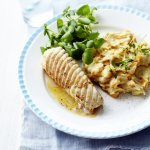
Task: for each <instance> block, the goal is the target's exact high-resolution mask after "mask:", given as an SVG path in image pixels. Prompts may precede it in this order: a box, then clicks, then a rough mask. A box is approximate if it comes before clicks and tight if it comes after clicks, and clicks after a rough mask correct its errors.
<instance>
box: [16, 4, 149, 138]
mask: <svg viewBox="0 0 150 150" xmlns="http://www.w3.org/2000/svg"><path fill="white" fill-rule="evenodd" d="M96 7H97V8H95V7H89V6H88V5H83V6H81V7H80V8H77V9H76V10H71V8H69V7H67V8H66V9H65V10H64V12H63V13H62V15H58V16H55V17H54V18H52V19H50V20H49V21H48V22H47V24H45V25H44V34H43V27H41V28H40V29H37V30H36V32H35V33H33V34H32V35H31V37H30V38H29V39H28V40H27V42H26V43H25V46H24V48H23V50H22V52H21V56H20V58H19V64H18V81H19V85H20V89H21V92H22V95H23V97H24V101H25V102H26V104H27V105H28V107H29V108H30V109H31V110H32V111H33V112H34V113H35V114H36V115H37V116H38V117H39V118H40V119H41V120H43V121H44V122H46V123H48V124H49V125H51V126H52V127H54V128H56V129H58V130H60V131H63V132H66V133H69V134H72V135H76V136H80V137H86V138H97V139H108V138H114V137H121V136H125V135H129V134H132V133H135V132H137V131H140V130H142V129H144V128H146V127H148V126H150V92H149V89H148V88H149V82H150V79H149V78H150V77H149V76H150V73H149V72H150V71H149V70H150V56H149V55H150V54H149V53H150V50H149V49H150V46H149V43H150V34H149V33H150V32H149V30H150V28H149V27H150V21H149V20H150V16H149V15H148V14H146V13H144V12H142V11H138V10H136V9H133V8H128V7H124V6H116V5H106V4H105V5H103V4H96ZM40 48H41V51H40ZM41 52H42V53H41ZM70 110H71V111H70Z"/></svg>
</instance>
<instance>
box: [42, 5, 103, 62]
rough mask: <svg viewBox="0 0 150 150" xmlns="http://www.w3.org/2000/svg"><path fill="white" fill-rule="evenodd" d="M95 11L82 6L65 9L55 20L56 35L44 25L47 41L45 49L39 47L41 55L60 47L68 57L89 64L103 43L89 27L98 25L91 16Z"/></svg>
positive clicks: (94, 8) (97, 34) (97, 33)
mask: <svg viewBox="0 0 150 150" xmlns="http://www.w3.org/2000/svg"><path fill="white" fill-rule="evenodd" d="M95 10H97V8H96V7H93V8H90V7H89V5H83V6H81V7H80V8H78V9H77V10H72V9H70V7H67V8H66V9H65V10H64V11H63V13H62V17H61V18H58V19H57V29H58V32H57V33H55V32H53V31H52V30H51V29H50V28H48V25H47V24H44V36H47V37H48V39H49V40H48V42H47V44H46V46H45V47H41V52H42V54H43V53H44V52H45V51H46V50H48V49H50V48H53V47H62V48H63V49H65V51H66V52H67V53H68V54H69V56H71V57H73V58H74V59H76V60H81V59H82V61H83V63H84V64H90V63H91V62H92V61H93V55H94V53H95V51H96V50H98V49H99V48H100V47H101V46H102V44H103V43H104V42H105V40H104V39H103V38H100V37H99V32H95V31H93V30H92V27H91V25H92V24H98V22H97V20H96V18H95V17H94V15H93V11H95Z"/></svg>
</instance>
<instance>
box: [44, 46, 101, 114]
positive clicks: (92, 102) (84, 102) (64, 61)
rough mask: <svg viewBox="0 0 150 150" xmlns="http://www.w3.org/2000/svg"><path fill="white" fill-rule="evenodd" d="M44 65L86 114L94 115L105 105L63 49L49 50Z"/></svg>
mask: <svg viewBox="0 0 150 150" xmlns="http://www.w3.org/2000/svg"><path fill="white" fill-rule="evenodd" d="M42 65H43V69H44V70H45V71H46V73H47V74H48V76H50V77H51V78H52V79H53V80H54V81H55V83H56V84H57V85H59V86H60V87H62V88H64V89H65V90H66V91H67V93H68V94H69V95H71V96H72V97H73V98H74V99H75V100H76V101H77V103H78V108H80V109H82V110H83V111H84V112H85V113H92V112H93V110H94V109H95V108H98V107H99V106H101V105H102V104H103V99H102V97H101V95H100V93H99V92H98V91H97V90H96V88H95V87H94V85H93V84H92V82H91V81H90V80H89V78H88V77H87V75H86V74H85V73H84V71H82V69H81V68H80V66H79V65H78V64H77V63H76V61H75V60H74V59H73V58H72V57H69V56H68V54H67V53H66V52H65V50H64V49H62V48H61V47H57V48H51V49H49V50H47V51H46V52H45V53H44V54H43V61H42Z"/></svg>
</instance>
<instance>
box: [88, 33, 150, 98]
mask: <svg viewBox="0 0 150 150" xmlns="http://www.w3.org/2000/svg"><path fill="white" fill-rule="evenodd" d="M104 39H105V40H106V42H105V43H104V44H103V46H102V47H101V49H100V50H98V51H97V52H96V54H95V57H94V60H93V62H92V63H91V64H89V65H85V70H86V72H87V74H88V76H89V78H90V79H91V80H93V81H95V82H98V83H99V85H100V86H101V87H102V89H103V90H105V91H107V92H108V93H109V94H110V95H111V96H112V97H115V98H116V97H118V96H119V95H120V94H121V93H131V94H132V95H141V94H145V90H146V89H147V88H148V85H149V83H150V46H149V45H148V44H147V43H146V42H141V43H137V41H136V38H135V36H134V35H133V34H132V33H131V32H130V31H122V32H118V33H107V34H106V36H105V38H104Z"/></svg>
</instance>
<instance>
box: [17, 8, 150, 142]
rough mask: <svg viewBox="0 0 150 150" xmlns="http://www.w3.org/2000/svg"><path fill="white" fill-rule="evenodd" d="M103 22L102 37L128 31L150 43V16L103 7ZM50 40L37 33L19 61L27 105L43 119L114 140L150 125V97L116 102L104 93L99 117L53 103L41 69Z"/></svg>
mask: <svg viewBox="0 0 150 150" xmlns="http://www.w3.org/2000/svg"><path fill="white" fill-rule="evenodd" d="M96 16H97V18H98V19H99V20H100V27H99V26H97V27H95V29H96V30H98V29H100V32H101V33H102V34H105V33H106V32H109V31H120V30H122V29H129V30H131V31H132V32H133V33H135V34H136V35H137V36H138V37H139V38H142V37H143V36H144V35H147V36H146V39H145V40H147V41H149V42H150V35H149V34H148V33H149V32H150V21H149V16H148V15H147V14H145V13H143V12H141V11H138V10H135V9H131V8H127V7H121V6H112V5H111V6H110V5H100V6H98V11H97V12H96ZM55 20H56V18H53V19H52V20H50V21H49V24H50V27H51V29H52V30H56V28H55V27H56V24H55ZM46 41H47V39H46V38H45V37H44V36H43V29H42V28H41V29H39V30H37V31H36V32H35V33H34V34H33V35H32V36H31V37H30V38H29V40H28V41H27V43H26V45H25V47H24V49H23V51H22V54H21V57H20V61H19V68H18V74H19V76H18V77H19V83H20V88H21V90H22V93H23V95H24V99H25V102H26V103H27V105H28V106H29V107H30V108H31V109H32V110H33V112H34V113H35V114H36V115H37V116H38V117H40V118H41V119H42V120H44V121H45V122H47V123H48V124H50V125H52V126H53V127H54V128H57V129H58V130H61V131H64V132H66V133H70V134H73V135H77V136H82V137H89V138H99V139H104V138H113V137H120V136H124V135H128V134H131V133H134V132H137V131H139V130H141V129H143V128H145V127H148V126H149V125H150V96H149V94H147V95H146V96H138V97H136V96H131V95H130V96H129V95H125V96H124V97H122V98H120V99H113V98H112V97H110V96H109V95H108V94H106V93H104V92H103V91H101V94H102V96H103V98H104V108H103V112H101V113H99V114H97V116H96V117H93V118H92V117H85V116H80V115H77V114H75V113H72V112H70V111H68V110H67V109H66V108H65V107H63V106H61V105H60V104H59V103H58V102H57V101H55V100H53V99H52V98H51V97H50V95H49V93H48V91H47V89H46V86H45V83H44V75H43V71H42V67H41V52H40V46H41V45H45V43H46Z"/></svg>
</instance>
